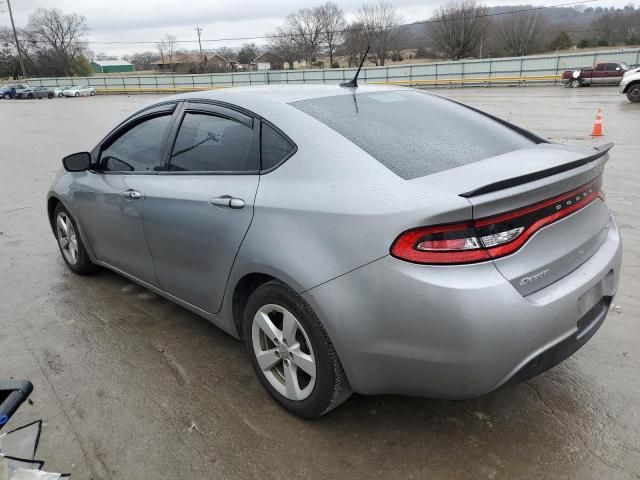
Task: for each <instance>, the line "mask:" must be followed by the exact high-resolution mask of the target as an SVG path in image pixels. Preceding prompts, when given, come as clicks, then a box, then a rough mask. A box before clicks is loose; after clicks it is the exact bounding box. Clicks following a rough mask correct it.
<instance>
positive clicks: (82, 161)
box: [62, 152, 91, 172]
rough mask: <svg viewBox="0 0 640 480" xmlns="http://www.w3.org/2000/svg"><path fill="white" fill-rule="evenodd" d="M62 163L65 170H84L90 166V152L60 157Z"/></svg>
mask: <svg viewBox="0 0 640 480" xmlns="http://www.w3.org/2000/svg"><path fill="white" fill-rule="evenodd" d="M62 165H63V166H64V169H65V170H66V171H67V172H84V171H85V170H89V168H90V167H91V154H90V153H89V152H79V153H74V154H72V155H67V156H66V157H64V158H63V159H62Z"/></svg>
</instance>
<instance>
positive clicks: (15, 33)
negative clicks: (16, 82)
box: [7, 0, 27, 78]
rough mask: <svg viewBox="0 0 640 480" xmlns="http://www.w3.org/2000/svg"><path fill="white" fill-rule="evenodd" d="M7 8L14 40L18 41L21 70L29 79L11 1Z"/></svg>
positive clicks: (23, 75) (8, 0) (8, 1)
mask: <svg viewBox="0 0 640 480" xmlns="http://www.w3.org/2000/svg"><path fill="white" fill-rule="evenodd" d="M7 7H8V8H9V18H10V19H11V28H13V38H14V39H15V41H16V49H17V50H18V60H19V61H20V70H22V77H23V78H27V71H26V70H25V69H24V61H23V60H22V50H20V42H19V41H18V33H17V32H16V24H15V23H13V12H12V11H11V0H7Z"/></svg>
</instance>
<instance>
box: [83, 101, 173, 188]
mask: <svg viewBox="0 0 640 480" xmlns="http://www.w3.org/2000/svg"><path fill="white" fill-rule="evenodd" d="M176 106H177V105H176ZM156 107H157V105H156ZM139 113H140V114H138V115H136V116H135V117H132V118H130V119H129V121H126V123H124V122H123V123H121V124H120V125H119V126H118V127H116V129H115V130H114V131H112V132H111V133H110V134H109V135H107V137H106V138H105V139H104V140H103V141H102V142H101V143H100V144H99V146H98V147H97V149H96V150H97V151H96V152H95V161H94V162H92V163H93V168H92V169H91V170H90V171H91V172H92V173H99V174H104V175H156V174H157V173H158V169H160V168H162V166H163V165H164V160H165V155H166V152H165V150H166V148H167V140H168V138H169V134H170V132H171V130H172V128H173V124H174V122H175V106H174V107H173V108H171V109H167V108H164V109H162V108H160V109H156V108H152V109H148V110H144V111H143V112H139ZM166 116H170V117H171V119H170V121H169V127H168V128H167V132H166V133H165V135H164V138H163V139H162V140H161V145H160V152H161V153H160V161H159V163H158V165H157V166H156V167H155V170H152V171H148V172H147V171H142V170H141V171H137V172H136V171H134V172H128V171H111V170H101V169H100V168H98V167H99V165H100V159H101V157H102V153H103V152H104V150H105V149H106V148H109V147H110V146H111V145H112V144H113V143H114V142H116V141H117V140H118V139H119V138H121V137H122V136H123V135H124V134H126V133H127V132H128V131H130V130H131V129H132V128H135V127H136V126H138V125H140V124H141V123H144V122H146V121H148V120H151V119H153V118H158V117H166ZM93 156H94V155H93V154H92V157H93Z"/></svg>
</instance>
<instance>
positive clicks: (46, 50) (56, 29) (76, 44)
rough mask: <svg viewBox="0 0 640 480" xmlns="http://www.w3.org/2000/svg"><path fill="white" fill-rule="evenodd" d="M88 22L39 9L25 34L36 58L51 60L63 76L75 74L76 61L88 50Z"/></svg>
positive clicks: (29, 22) (56, 11)
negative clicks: (73, 68) (72, 72)
mask: <svg viewBox="0 0 640 480" xmlns="http://www.w3.org/2000/svg"><path fill="white" fill-rule="evenodd" d="M88 33H89V26H88V25H87V20H86V18H85V17H83V16H82V15H78V14H76V13H70V14H65V13H63V12H62V10H60V9H58V8H50V9H46V8H38V9H37V10H36V11H35V12H33V13H32V14H31V16H30V17H29V21H28V23H27V27H26V29H25V34H26V36H27V42H28V43H29V47H30V49H31V50H33V51H34V52H35V53H36V55H38V56H40V57H46V58H50V59H51V61H52V62H53V63H55V64H56V65H57V67H58V68H59V70H60V72H61V73H62V74H63V75H67V76H68V75H70V74H71V64H72V61H73V59H74V58H76V57H78V56H80V55H81V54H82V53H83V51H84V49H85V48H86V36H87V34H88Z"/></svg>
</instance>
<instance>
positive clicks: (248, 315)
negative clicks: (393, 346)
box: [242, 280, 352, 418]
mask: <svg viewBox="0 0 640 480" xmlns="http://www.w3.org/2000/svg"><path fill="white" fill-rule="evenodd" d="M270 304H271V305H278V306H281V307H284V308H285V309H286V310H288V311H289V312H291V313H292V314H293V315H294V316H295V317H296V319H297V321H298V322H299V323H300V325H301V326H302V328H303V329H304V331H305V333H306V335H307V337H308V338H309V341H310V343H311V348H312V350H313V354H314V356H315V357H316V358H315V360H316V378H315V385H314V387H313V390H312V391H311V394H310V395H309V396H308V397H307V398H305V399H303V400H299V401H296V400H290V399H288V398H286V397H285V396H284V395H282V394H281V393H279V392H278V391H277V390H276V389H275V388H274V387H273V386H272V385H271V384H270V383H269V380H267V378H266V377H265V374H264V373H263V372H262V370H261V369H260V366H259V365H258V361H257V359H256V353H255V351H254V347H253V341H252V327H253V319H254V317H255V315H256V313H257V312H258V310H260V309H261V308H262V307H264V306H266V305H270ZM242 331H243V337H244V342H245V346H246V349H247V354H248V355H249V359H250V361H251V365H253V369H254V370H255V372H256V375H257V376H258V379H259V380H260V383H262V386H263V387H264V388H265V390H267V392H269V394H270V395H271V397H273V399H274V400H276V401H277V402H278V403H279V404H280V405H281V406H282V407H284V409H285V410H287V411H288V412H290V413H292V414H294V415H297V416H298V417H301V418H317V417H320V416H322V415H324V414H325V413H327V412H329V411H330V410H333V409H334V408H336V407H337V406H338V405H340V404H341V403H343V402H344V401H346V400H347V399H348V398H349V397H350V396H351V393H352V390H351V386H350V385H349V381H348V380H347V376H346V375H345V373H344V370H343V368H342V364H341V363H340V359H339V358H338V354H337V353H336V351H335V348H334V347H333V344H332V343H331V340H330V339H329V335H328V334H327V332H326V330H325V329H324V327H323V326H322V323H321V322H320V320H319V319H318V317H317V315H316V314H315V313H314V311H313V310H312V309H311V307H310V306H309V305H308V304H307V302H305V301H304V299H303V298H302V297H300V296H299V295H298V294H297V293H295V292H294V291H293V290H292V289H291V288H289V287H288V286H286V285H285V284H283V283H281V282H279V281H275V280H274V281H270V282H267V283H265V284H263V285H261V286H260V287H258V288H257V289H256V290H255V291H254V292H253V293H252V294H251V296H250V297H249V300H248V302H247V305H246V307H245V310H244V318H243V329H242Z"/></svg>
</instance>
